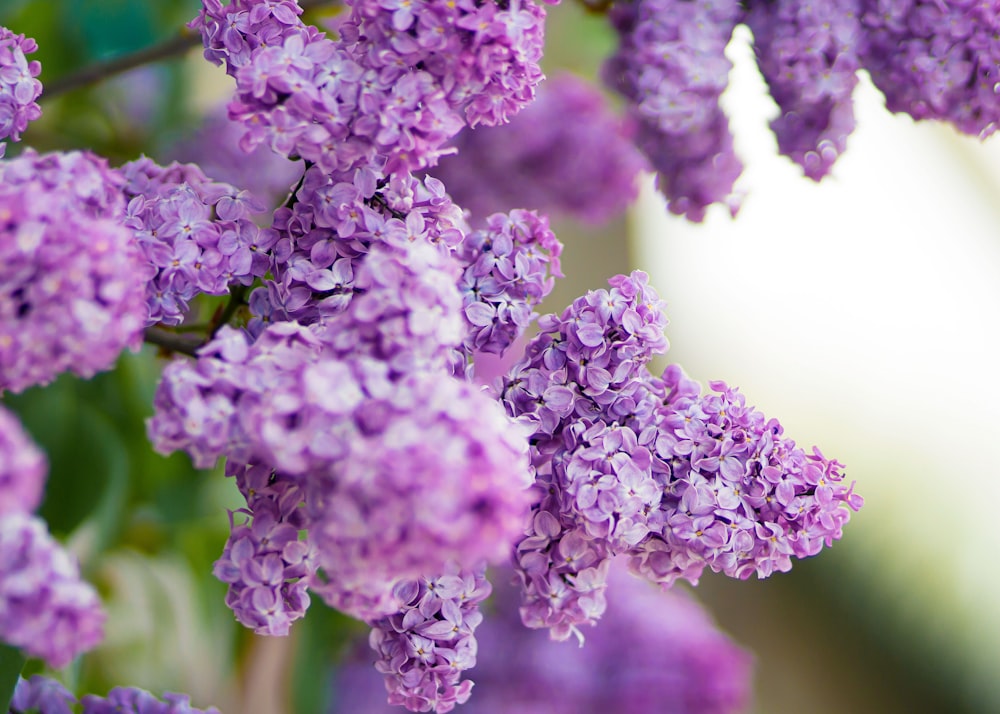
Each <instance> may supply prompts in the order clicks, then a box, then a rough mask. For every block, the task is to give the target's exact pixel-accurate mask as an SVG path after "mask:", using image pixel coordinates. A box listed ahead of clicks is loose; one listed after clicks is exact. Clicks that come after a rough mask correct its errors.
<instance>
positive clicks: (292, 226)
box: [250, 168, 467, 341]
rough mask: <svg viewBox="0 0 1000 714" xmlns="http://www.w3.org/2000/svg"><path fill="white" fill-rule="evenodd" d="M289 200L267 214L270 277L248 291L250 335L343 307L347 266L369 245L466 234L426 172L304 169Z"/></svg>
mask: <svg viewBox="0 0 1000 714" xmlns="http://www.w3.org/2000/svg"><path fill="white" fill-rule="evenodd" d="M295 198H296V200H295V203H294V205H293V206H292V207H290V208H289V207H282V208H279V209H278V210H277V211H275V213H274V222H273V228H274V229H275V230H276V231H278V233H279V240H278V242H277V243H276V244H275V247H274V249H273V267H272V271H273V273H274V280H273V281H270V280H269V281H266V282H265V285H266V287H265V288H263V289H258V290H255V291H254V293H253V295H251V299H250V310H251V312H252V313H253V314H254V316H255V319H254V321H253V322H252V323H251V324H250V330H251V332H254V333H256V332H259V330H260V329H262V328H263V327H264V325H266V324H268V323H270V322H274V321H281V320H296V321H297V322H299V323H301V324H311V323H314V322H322V321H324V320H325V319H327V318H329V317H331V316H333V315H336V314H338V313H340V312H343V311H344V310H345V309H347V307H348V305H349V304H350V302H351V300H352V298H353V296H354V295H355V293H356V290H357V288H356V286H355V285H354V282H355V272H356V271H357V270H358V268H359V265H360V264H361V263H362V262H363V260H364V259H365V256H366V255H367V253H368V249H369V246H371V245H372V244H373V243H377V242H383V241H390V242H391V241H395V242H399V241H407V242H410V243H412V244H424V243H431V244H436V245H440V246H445V247H448V248H453V247H455V246H457V245H458V244H459V243H461V242H462V240H464V238H465V234H466V232H467V226H466V224H465V220H464V218H463V217H462V211H461V209H460V208H458V207H457V206H455V205H454V204H453V203H452V201H451V199H450V198H449V197H448V194H447V193H445V191H444V186H443V185H442V184H441V182H440V181H438V180H436V179H433V178H430V177H428V178H426V179H424V180H422V181H421V180H418V179H416V178H415V177H413V176H412V175H410V174H393V175H391V176H389V177H381V175H380V174H376V173H375V172H372V171H369V170H366V169H359V170H357V171H355V172H353V173H351V174H347V175H327V174H324V173H323V172H322V171H321V170H320V169H318V168H311V169H309V170H308V171H307V172H306V174H305V177H304V179H303V182H302V186H301V188H300V189H299V190H298V191H297V192H296V194H295ZM459 341H460V340H459Z"/></svg>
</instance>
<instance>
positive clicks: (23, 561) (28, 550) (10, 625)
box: [0, 513, 104, 668]
mask: <svg viewBox="0 0 1000 714" xmlns="http://www.w3.org/2000/svg"><path fill="white" fill-rule="evenodd" d="M103 627H104V612H103V611H102V610H101V602H100V600H99V599H98V597H97V592H96V591H95V590H94V588H93V587H91V586H90V585H89V584H88V583H87V582H85V581H84V580H82V579H81V578H80V571H79V568H78V567H77V564H76V563H75V562H74V560H73V558H72V557H71V556H70V555H69V554H68V553H67V552H66V551H65V550H63V548H62V547H61V546H60V545H59V544H58V543H57V542H56V541H54V540H53V539H52V537H51V536H50V535H49V533H48V530H47V529H46V527H45V524H44V522H43V521H41V520H40V519H39V518H36V517H34V516H30V515H28V514H25V513H7V514H5V515H2V516H0V640H3V641H4V642H7V643H8V644H11V645H14V646H15V647H19V648H21V649H22V650H24V651H25V652H26V653H27V654H28V655H30V656H32V657H39V658H41V659H43V660H45V661H46V663H48V665H49V666H51V667H57V668H58V667H65V666H66V665H68V664H69V663H70V662H71V661H72V660H73V658H74V657H76V655H78V654H80V653H81V652H84V651H86V650H89V649H91V648H93V647H94V646H95V645H97V644H98V643H99V642H100V641H101V638H102V637H103Z"/></svg>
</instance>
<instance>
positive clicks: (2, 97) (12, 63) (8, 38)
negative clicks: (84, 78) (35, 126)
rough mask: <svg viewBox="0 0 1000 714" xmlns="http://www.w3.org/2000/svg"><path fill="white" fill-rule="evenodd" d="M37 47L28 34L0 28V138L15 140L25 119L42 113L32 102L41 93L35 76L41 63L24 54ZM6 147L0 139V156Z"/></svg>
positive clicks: (33, 118)
mask: <svg viewBox="0 0 1000 714" xmlns="http://www.w3.org/2000/svg"><path fill="white" fill-rule="evenodd" d="M37 49H38V43H37V42H35V41H34V40H33V39H31V38H30V37H25V36H24V35H15V34H14V33H13V32H11V31H10V30H8V29H7V28H6V27H0V139H6V138H8V137H9V138H10V139H11V140H12V141H19V140H20V139H21V132H23V131H24V130H25V129H26V128H27V126H28V122H31V121H34V120H35V119H37V118H38V117H40V116H41V115H42V109H41V107H39V106H38V103H37V102H36V101H35V100H36V99H38V96H39V95H40V94H41V93H42V83H41V82H39V81H38V80H37V79H36V77H37V76H38V75H39V73H40V72H41V71H42V65H41V64H40V63H39V62H37V61H34V60H33V61H30V62H29V61H28V58H27V57H26V55H30V54H31V53H32V52H34V51H35V50H37ZM6 147H7V144H6V143H5V142H3V141H0V158H2V157H3V155H4V150H5V149H6Z"/></svg>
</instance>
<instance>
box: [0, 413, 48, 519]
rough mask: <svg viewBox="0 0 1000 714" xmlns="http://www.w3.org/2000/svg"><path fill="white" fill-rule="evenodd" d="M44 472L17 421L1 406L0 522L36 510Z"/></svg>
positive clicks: (40, 458) (42, 462) (39, 456)
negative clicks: (5, 516) (9, 516)
mask: <svg viewBox="0 0 1000 714" xmlns="http://www.w3.org/2000/svg"><path fill="white" fill-rule="evenodd" d="M47 468H48V465H47V464H46V461H45V456H44V455H43V454H42V452H41V451H39V449H38V447H37V446H35V444H34V442H32V441H31V438H30V437H29V436H28V435H27V434H26V433H25V432H24V429H23V428H22V426H21V423H20V422H19V421H18V419H17V417H16V416H14V415H13V414H12V413H11V412H9V411H7V410H6V409H4V408H3V407H2V406H0V518H2V517H3V516H4V515H5V514H7V513H30V512H31V511H34V510H35V509H36V508H37V507H38V504H39V503H40V502H41V500H42V491H43V489H44V486H45V474H46V471H47Z"/></svg>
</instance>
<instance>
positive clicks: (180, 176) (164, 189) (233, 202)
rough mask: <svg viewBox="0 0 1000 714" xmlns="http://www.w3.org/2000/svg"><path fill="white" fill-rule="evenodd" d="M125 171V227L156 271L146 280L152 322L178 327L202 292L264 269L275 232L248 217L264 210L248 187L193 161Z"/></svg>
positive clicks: (221, 289) (143, 163) (245, 280)
mask: <svg viewBox="0 0 1000 714" xmlns="http://www.w3.org/2000/svg"><path fill="white" fill-rule="evenodd" d="M121 173H122V175H123V176H124V177H125V185H124V187H123V193H124V195H125V198H126V200H127V201H128V209H127V211H126V218H125V226H126V227H127V228H130V229H131V230H132V231H134V233H135V239H136V241H137V242H138V244H139V247H140V248H141V249H142V252H143V255H145V257H146V260H147V261H149V263H150V265H151V266H152V269H155V271H156V272H155V275H153V277H152V278H151V279H150V280H149V281H148V282H147V284H146V304H147V306H148V309H149V316H148V318H147V320H146V324H147V325H152V324H156V323H163V324H167V325H176V324H179V323H180V322H181V321H182V320H183V319H184V315H185V313H186V312H187V309H188V303H189V301H190V300H191V299H192V298H194V297H195V296H196V295H198V294H199V293H205V294H207V295H224V294H225V293H227V292H228V290H229V285H230V284H232V283H234V282H240V283H242V284H244V285H249V284H250V282H252V280H253V278H255V277H263V275H264V274H265V273H266V272H267V270H268V268H269V267H270V261H269V260H268V258H267V257H266V253H267V251H268V250H270V248H271V246H273V245H274V243H275V241H276V240H277V234H276V233H275V231H273V230H271V229H266V230H264V229H260V228H258V227H257V225H256V224H255V223H254V222H253V221H252V220H251V217H252V215H253V213H256V212H260V211H262V210H263V209H264V207H263V206H262V205H261V204H259V203H258V202H257V201H256V200H255V199H254V198H253V197H252V196H251V195H250V194H249V193H248V192H247V191H240V190H238V189H236V188H235V187H234V186H231V185H229V184H226V183H218V182H213V181H210V180H209V179H208V178H207V177H206V176H205V174H204V173H203V172H202V170H201V169H200V168H198V167H197V166H195V165H194V164H178V163H173V164H171V165H169V166H166V167H163V166H158V165H157V164H156V163H154V162H153V161H152V160H150V159H148V158H141V159H138V160H136V161H131V162H129V163H127V164H125V165H124V166H122V167H121Z"/></svg>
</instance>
